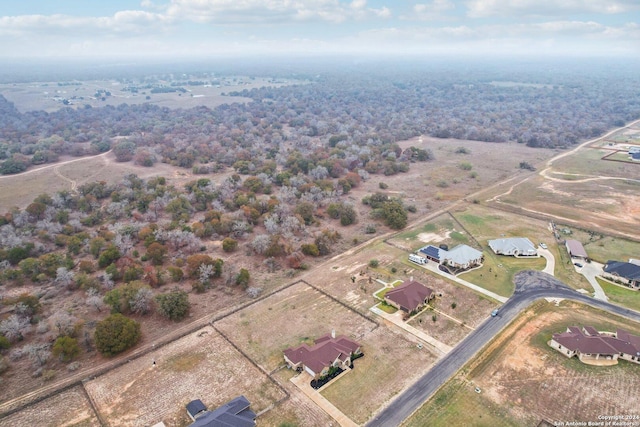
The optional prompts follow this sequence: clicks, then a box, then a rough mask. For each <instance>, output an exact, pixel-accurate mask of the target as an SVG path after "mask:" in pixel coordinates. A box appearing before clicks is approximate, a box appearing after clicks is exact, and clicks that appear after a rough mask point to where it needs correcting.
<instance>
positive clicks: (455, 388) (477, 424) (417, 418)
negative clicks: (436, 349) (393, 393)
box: [402, 378, 535, 427]
mask: <svg viewBox="0 0 640 427" xmlns="http://www.w3.org/2000/svg"><path fill="white" fill-rule="evenodd" d="M474 388H475V386H474V385H473V384H470V383H468V382H467V381H464V380H463V379H460V378H454V379H452V380H451V381H449V382H448V383H447V384H445V385H444V386H443V387H442V388H441V389H440V390H439V391H438V392H437V393H436V394H435V395H434V396H433V398H432V399H431V400H430V401H429V402H428V403H427V404H426V405H425V406H423V407H422V408H421V409H420V410H418V411H417V412H416V413H415V414H414V415H413V416H411V417H410V418H409V419H407V420H406V421H405V422H404V423H403V424H402V426H403V427H424V426H434V427H449V426H474V427H494V426H505V427H508V426H513V427H519V426H521V425H522V424H520V423H519V422H518V421H517V420H515V419H513V418H511V417H510V416H509V414H508V412H507V410H505V409H504V408H503V407H500V406H498V405H496V404H495V403H494V402H492V401H491V400H490V399H487V398H486V397H485V396H483V395H482V394H481V393H480V394H479V393H476V392H475V391H474ZM532 425H535V424H532Z"/></svg>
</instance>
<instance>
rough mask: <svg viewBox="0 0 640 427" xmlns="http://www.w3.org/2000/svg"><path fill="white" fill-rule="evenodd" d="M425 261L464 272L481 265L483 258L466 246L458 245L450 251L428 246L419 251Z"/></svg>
mask: <svg viewBox="0 0 640 427" xmlns="http://www.w3.org/2000/svg"><path fill="white" fill-rule="evenodd" d="M419 252H420V253H422V254H424V256H425V257H427V259H430V260H431V261H434V262H437V263H438V264H444V265H448V266H450V267H453V268H458V269H463V270H466V269H468V268H471V267H474V266H476V265H480V264H482V262H483V261H484V257H483V256H482V252H480V251H479V250H477V249H474V248H472V247H471V246H467V245H458V246H456V247H455V248H453V249H451V250H448V251H447V250H445V249H442V248H437V247H435V246H433V245H428V246H425V247H423V248H421V249H420V250H419Z"/></svg>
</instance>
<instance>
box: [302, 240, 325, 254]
mask: <svg viewBox="0 0 640 427" xmlns="http://www.w3.org/2000/svg"><path fill="white" fill-rule="evenodd" d="M300 250H302V253H303V254H305V255H309V256H318V255H320V250H319V249H318V247H317V246H316V245H315V243H305V244H303V245H302V246H301V247H300Z"/></svg>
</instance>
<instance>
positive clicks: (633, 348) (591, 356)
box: [549, 326, 640, 364]
mask: <svg viewBox="0 0 640 427" xmlns="http://www.w3.org/2000/svg"><path fill="white" fill-rule="evenodd" d="M549 345H550V346H551V347H552V348H554V349H556V350H558V351H559V352H560V353H562V354H563V355H565V356H567V357H569V358H571V357H573V356H577V357H578V359H579V360H580V361H581V362H583V363H587V364H598V363H601V362H602V361H611V363H612V364H615V363H617V360H618V359H624V360H628V361H630V362H633V363H639V364H640V336H635V335H631V334H630V333H629V332H627V331H625V330H623V329H618V330H617V332H615V333H610V332H598V331H597V330H596V329H595V328H593V327H591V326H585V327H584V328H582V329H580V328H579V327H577V326H570V327H569V328H568V329H567V331H566V332H562V333H557V334H553V337H552V339H551V341H549Z"/></svg>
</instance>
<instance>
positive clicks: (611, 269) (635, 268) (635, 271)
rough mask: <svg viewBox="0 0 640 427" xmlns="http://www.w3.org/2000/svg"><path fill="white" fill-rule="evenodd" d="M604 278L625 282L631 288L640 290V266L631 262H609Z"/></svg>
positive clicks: (604, 268)
mask: <svg viewBox="0 0 640 427" xmlns="http://www.w3.org/2000/svg"><path fill="white" fill-rule="evenodd" d="M602 271H603V274H602V276H603V277H605V278H607V279H611V280H614V281H620V282H624V284H625V285H627V286H629V287H630V288H634V289H640V265H638V264H634V263H631V262H622V261H607V263H606V264H605V265H604V267H603V269H602Z"/></svg>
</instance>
